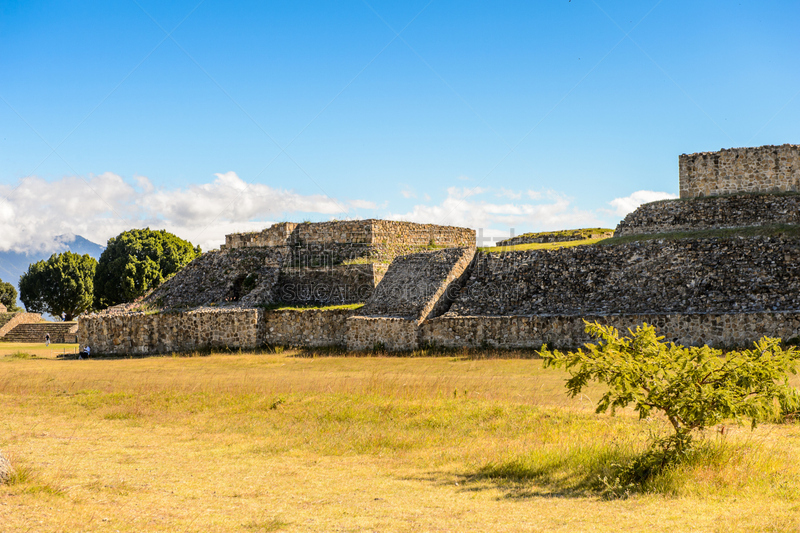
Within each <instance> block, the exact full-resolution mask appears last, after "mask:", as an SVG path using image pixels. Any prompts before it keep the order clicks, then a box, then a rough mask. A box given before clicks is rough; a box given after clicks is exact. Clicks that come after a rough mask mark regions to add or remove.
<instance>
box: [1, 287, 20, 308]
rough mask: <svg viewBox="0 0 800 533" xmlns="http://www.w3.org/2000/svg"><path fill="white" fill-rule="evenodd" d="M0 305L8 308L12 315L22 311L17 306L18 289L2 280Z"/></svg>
mask: <svg viewBox="0 0 800 533" xmlns="http://www.w3.org/2000/svg"><path fill="white" fill-rule="evenodd" d="M0 303H2V304H3V305H5V306H6V310H7V311H8V312H10V313H13V312H16V311H20V310H21V309H20V308H19V306H17V289H16V288H14V286H13V285H12V284H10V283H6V282H5V281H3V280H0Z"/></svg>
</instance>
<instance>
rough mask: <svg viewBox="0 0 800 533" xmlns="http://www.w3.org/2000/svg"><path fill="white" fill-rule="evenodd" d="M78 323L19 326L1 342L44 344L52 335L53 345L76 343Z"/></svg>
mask: <svg viewBox="0 0 800 533" xmlns="http://www.w3.org/2000/svg"><path fill="white" fill-rule="evenodd" d="M77 332H78V323H77V322H37V323H33V324H18V325H17V326H15V327H14V328H13V329H12V330H11V331H9V332H8V333H6V334H5V335H4V336H3V338H2V339H0V342H29V343H38V342H44V338H45V335H46V334H48V333H49V334H50V342H52V343H74V342H78V341H77Z"/></svg>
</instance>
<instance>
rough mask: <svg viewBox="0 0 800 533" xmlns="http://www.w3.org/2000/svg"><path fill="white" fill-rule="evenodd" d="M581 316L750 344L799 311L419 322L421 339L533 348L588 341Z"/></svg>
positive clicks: (779, 333) (669, 334)
mask: <svg viewBox="0 0 800 533" xmlns="http://www.w3.org/2000/svg"><path fill="white" fill-rule="evenodd" d="M584 320H585V321H589V322H594V321H597V322H599V323H601V324H606V325H612V326H614V327H615V328H617V329H618V330H620V331H621V332H622V333H625V334H627V329H628V328H631V329H633V328H635V327H636V326H639V325H641V324H642V323H645V322H646V323H648V324H651V325H653V326H655V327H656V330H657V332H658V334H659V335H663V336H664V337H665V338H666V340H667V341H672V342H675V343H677V344H682V345H684V346H701V345H703V344H708V345H710V346H718V347H728V348H749V347H752V343H753V342H754V341H756V340H758V339H760V338H761V337H763V336H770V337H780V338H782V339H784V340H788V339H796V338H797V337H798V334H799V333H800V313H799V312H797V311H784V312H777V313H769V312H767V313H728V314H721V313H686V314H681V313H676V314H650V313H647V314H623V315H592V314H587V315H583V316H496V317H490V316H472V317H448V316H442V317H439V318H434V319H433V320H429V321H427V322H425V323H423V324H422V326H420V333H419V339H420V344H421V345H436V346H443V347H452V348H465V347H466V348H468V347H480V346H493V347H498V348H534V349H538V348H540V347H541V346H542V344H547V345H548V346H549V347H552V348H559V349H572V348H579V347H581V346H582V345H583V344H584V343H587V342H592V339H591V338H590V337H589V335H587V334H586V332H585V328H586V323H585V322H584Z"/></svg>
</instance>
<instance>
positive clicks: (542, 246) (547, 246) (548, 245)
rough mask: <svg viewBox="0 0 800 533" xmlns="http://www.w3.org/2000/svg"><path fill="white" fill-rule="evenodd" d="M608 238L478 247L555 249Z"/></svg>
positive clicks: (491, 250) (482, 249)
mask: <svg viewBox="0 0 800 533" xmlns="http://www.w3.org/2000/svg"><path fill="white" fill-rule="evenodd" d="M607 240H608V239H602V238H598V239H583V240H579V241H563V242H532V243H527V244H515V245H513V246H484V247H481V248H478V250H481V251H483V252H492V253H499V252H514V251H518V250H555V249H557V248H570V247H572V246H585V245H587V244H597V243H598V242H605V241H607Z"/></svg>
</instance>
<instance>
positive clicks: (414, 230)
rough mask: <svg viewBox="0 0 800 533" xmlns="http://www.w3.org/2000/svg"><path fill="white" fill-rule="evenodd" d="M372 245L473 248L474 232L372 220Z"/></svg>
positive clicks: (447, 227) (429, 225)
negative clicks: (431, 245)
mask: <svg viewBox="0 0 800 533" xmlns="http://www.w3.org/2000/svg"><path fill="white" fill-rule="evenodd" d="M371 222H372V243H373V244H401V245H408V246H427V245H429V244H433V245H436V246H440V247H449V248H455V247H473V246H475V230H472V229H468V228H459V227H456V226H439V225H437V224H417V223H414V222H400V221H395V220H372V221H371Z"/></svg>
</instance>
